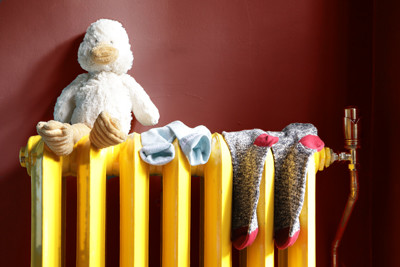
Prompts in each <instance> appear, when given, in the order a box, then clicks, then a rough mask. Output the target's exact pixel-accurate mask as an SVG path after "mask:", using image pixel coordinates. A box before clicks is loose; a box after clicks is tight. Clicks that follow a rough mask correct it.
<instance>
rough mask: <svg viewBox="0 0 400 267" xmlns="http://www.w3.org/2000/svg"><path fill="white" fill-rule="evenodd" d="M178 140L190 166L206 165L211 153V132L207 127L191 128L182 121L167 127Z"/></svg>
mask: <svg viewBox="0 0 400 267" xmlns="http://www.w3.org/2000/svg"><path fill="white" fill-rule="evenodd" d="M167 127H169V128H170V129H171V130H172V131H173V132H174V133H175V136H176V138H178V141H179V146H180V147H181V149H182V151H183V153H184V154H185V155H186V157H187V158H188V160H189V162H190V165H192V166H197V165H201V164H205V163H206V162H207V161H208V159H209V158H210V153H211V132H210V130H208V129H207V128H206V127H205V126H203V125H200V126H197V127H195V128H189V127H187V126H186V125H185V124H183V123H182V122H180V121H174V122H171V123H170V124H168V125H167Z"/></svg>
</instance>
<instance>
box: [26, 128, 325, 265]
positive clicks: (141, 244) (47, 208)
mask: <svg viewBox="0 0 400 267" xmlns="http://www.w3.org/2000/svg"><path fill="white" fill-rule="evenodd" d="M174 146H175V150H176V157H175V159H174V160H173V161H172V162H171V163H169V164H167V165H166V166H164V167H163V168H162V173H163V216H162V217H163V226H162V227H163V234H162V235H163V236H162V243H163V246H162V262H163V266H168V267H169V266H189V265H190V212H191V211H190V180H191V172H192V173H194V174H195V175H204V177H205V178H204V186H205V189H204V248H203V251H204V265H205V266H231V264H232V256H231V243H230V230H231V227H230V223H231V222H230V220H231V194H232V165H231V159H230V153H229V150H228V147H227V145H226V143H225V142H224V140H223V138H222V136H221V135H219V134H214V135H213V138H212V154H211V157H210V160H209V162H208V163H207V164H206V165H205V166H204V167H203V166H198V167H196V168H192V170H191V167H190V165H189V163H188V161H187V159H186V157H185V156H184V154H183V153H182V152H181V150H180V148H179V145H178V144H177V142H176V141H175V143H174ZM140 147H141V144H140V135H138V134H134V135H132V136H130V137H129V139H128V140H127V141H126V142H125V143H123V144H121V145H118V146H114V147H110V148H107V149H103V150H100V151H99V150H95V149H93V148H91V147H90V142H89V141H88V138H87V137H85V138H83V139H82V140H81V141H79V142H78V144H76V146H75V149H74V151H73V153H72V154H70V155H69V156H67V157H62V158H59V157H57V156H55V155H54V154H53V153H52V152H50V151H48V150H47V148H46V147H45V145H44V144H43V142H42V141H41V138H40V136H33V137H31V138H30V139H29V141H28V144H27V146H26V147H25V148H23V149H21V151H20V161H21V165H22V166H23V167H26V168H27V171H28V174H29V175H31V176H32V214H31V216H32V224H31V230H32V237H31V255H32V256H31V266H33V267H36V266H46V267H47V266H51V267H52V266H62V265H63V262H62V256H63V255H64V254H63V251H62V246H63V244H64V241H65V240H64V241H63V240H62V223H61V220H62V209H63V206H62V181H63V180H62V178H61V177H62V174H64V175H77V177H78V178H77V184H78V229H77V235H78V236H77V266H90V267H98V266H101V267H102V266H104V260H105V212H106V211H105V192H106V173H107V174H109V175H119V174H120V183H121V184H120V202H121V218H120V219H121V222H120V223H121V225H120V228H121V238H120V242H121V243H120V249H121V251H120V265H121V266H147V264H148V263H147V262H148V207H149V203H148V201H149V200H148V198H149V172H155V173H160V172H161V168H159V167H155V166H148V165H147V164H145V163H144V162H143V161H141V160H140V158H139V155H138V150H139V149H140ZM326 149H329V148H326ZM328 152H329V151H328V150H324V151H323V152H319V153H315V155H314V161H313V162H312V163H313V164H312V163H310V166H309V172H308V177H307V186H306V195H305V200H304V205H303V210H302V212H301V215H300V224H301V232H300V236H299V238H298V240H297V242H296V243H295V244H294V245H293V246H292V247H290V248H289V249H288V250H285V251H280V252H279V255H278V258H279V266H315V172H316V171H318V169H319V170H322V169H323V167H322V168H321V166H324V165H325V167H327V166H326V161H329V155H330V154H329V153H328ZM149 169H150V171H149ZM314 170H315V171H314ZM273 173H274V168H273V157H272V153H269V155H268V157H267V159H266V163H265V168H264V173H263V178H262V183H261V188H260V189H261V191H260V200H259V205H258V208H257V214H258V219H259V233H258V237H257V238H256V240H255V242H254V243H253V245H252V246H251V247H249V248H248V249H247V252H246V253H247V255H246V257H244V258H245V259H246V261H247V266H272V261H273V241H272V234H273V228H272V227H273V226H272V225H273V224H272V222H271V220H270V219H269V218H271V217H272V216H273V215H272V214H273V180H274V179H273ZM55 178H56V179H55ZM57 178H58V179H57Z"/></svg>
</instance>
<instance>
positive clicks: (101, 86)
mask: <svg viewBox="0 0 400 267" xmlns="http://www.w3.org/2000/svg"><path fill="white" fill-rule="evenodd" d="M78 62H79V64H80V65H81V67H82V68H83V69H84V70H86V71H88V73H83V74H80V75H78V77H77V78H76V79H75V80H74V81H73V82H72V83H71V84H70V85H68V86H67V87H66V88H65V89H64V90H63V91H62V93H61V95H60V96H59V97H58V99H57V103H56V106H55V109H54V120H51V121H48V122H39V123H38V124H37V126H36V128H37V131H38V133H39V134H40V135H41V136H42V138H43V140H44V142H45V143H46V144H47V145H48V146H49V148H50V149H51V150H53V151H54V152H55V153H56V154H57V155H68V154H69V153H71V152H72V150H73V146H74V144H75V143H76V142H77V141H79V140H80V139H81V138H82V137H83V136H85V135H87V134H89V133H90V136H89V137H90V141H91V143H92V144H93V145H94V146H95V147H97V148H104V147H108V146H112V145H116V144H118V143H121V142H123V141H124V140H125V139H126V136H127V134H128V133H129V130H130V127H131V120H132V116H131V111H133V113H134V115H135V117H136V119H137V120H138V121H139V122H140V123H141V124H143V125H155V124H157V123H158V119H159V117H160V115H159V112H158V109H157V108H156V106H155V105H154V104H153V102H152V101H151V100H150V97H149V96H148V95H147V94H146V92H145V91H144V90H143V88H142V87H141V86H140V85H139V84H138V83H137V82H136V81H135V79H134V78H133V77H132V76H130V75H129V74H127V71H128V70H129V69H131V67H132V63H133V54H132V51H131V46H130V44H129V39H128V34H127V33H126V31H125V29H124V28H123V27H122V25H121V23H119V22H117V21H114V20H108V19H100V20H98V21H96V22H94V23H93V24H91V25H90V26H89V28H88V29H87V31H86V35H85V37H84V39H83V42H82V43H81V45H80V47H79V51H78Z"/></svg>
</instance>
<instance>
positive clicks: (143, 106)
mask: <svg viewBox="0 0 400 267" xmlns="http://www.w3.org/2000/svg"><path fill="white" fill-rule="evenodd" d="M123 81H124V84H125V86H126V87H127V88H128V89H129V95H130V98H131V102H132V111H133V114H134V115H135V117H136V119H137V120H138V121H139V122H140V123H141V124H143V125H144V126H152V125H156V124H157V123H158V120H159V118H160V113H159V112H158V109H157V107H156V106H155V105H154V103H153V102H152V101H151V99H150V97H149V95H148V94H147V93H146V92H145V91H144V89H143V87H142V86H141V85H140V84H139V83H137V82H136V80H135V79H134V78H133V77H132V76H130V75H129V74H125V75H123Z"/></svg>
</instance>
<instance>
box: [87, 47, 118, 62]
mask: <svg viewBox="0 0 400 267" xmlns="http://www.w3.org/2000/svg"><path fill="white" fill-rule="evenodd" d="M91 57H92V60H93V62H94V63H96V64H101V65H107V64H111V63H113V62H114V61H115V60H117V58H118V49H116V48H115V47H113V46H111V45H109V44H104V43H101V44H98V45H97V46H95V47H94V48H93V49H92V51H91Z"/></svg>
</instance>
